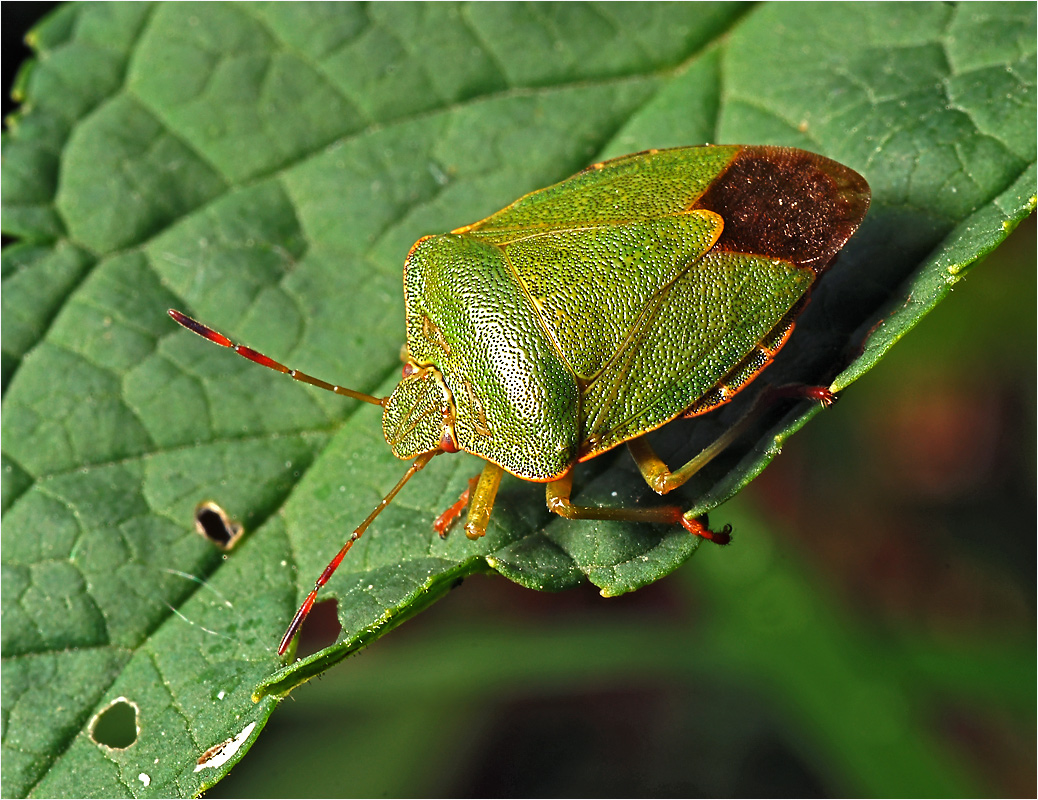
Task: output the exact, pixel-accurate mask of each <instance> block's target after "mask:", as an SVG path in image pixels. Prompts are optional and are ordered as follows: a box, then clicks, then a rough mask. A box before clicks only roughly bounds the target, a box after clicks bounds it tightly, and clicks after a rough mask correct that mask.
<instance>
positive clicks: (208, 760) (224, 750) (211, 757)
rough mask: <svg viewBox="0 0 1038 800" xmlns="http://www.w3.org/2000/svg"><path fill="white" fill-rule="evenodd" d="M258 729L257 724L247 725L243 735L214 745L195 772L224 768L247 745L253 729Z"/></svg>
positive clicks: (240, 734)
mask: <svg viewBox="0 0 1038 800" xmlns="http://www.w3.org/2000/svg"><path fill="white" fill-rule="evenodd" d="M255 727H256V723H255V722H250V723H249V724H248V725H246V726H245V727H244V728H243V729H242V731H241V733H239V734H238V735H237V736H235V737H234V738H233V739H226V740H224V741H222V742H220V744H218V745H214V746H213V747H210V748H209V749H208V750H206V751H205V752H204V753H202V755H201V756H200V757H199V759H198V764H197V765H196V766H195V772H201V771H202V770H203V769H210V768H211V769H216V768H217V767H222V766H223V765H224V764H226V763H227V762H228V761H230V760H231V758H232V757H233V756H234V754H235V753H237V752H238V750H239V748H241V746H242V745H243V744H245V742H246V740H247V739H248V738H249V736H250V735H252V730H253V728H255Z"/></svg>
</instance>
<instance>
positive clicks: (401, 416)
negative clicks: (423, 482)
mask: <svg viewBox="0 0 1038 800" xmlns="http://www.w3.org/2000/svg"><path fill="white" fill-rule="evenodd" d="M454 417H455V412H454V403H453V400H452V398H451V394H450V390H449V389H448V388H447V386H446V384H445V383H444V382H443V376H442V375H441V374H440V372H439V370H437V369H436V368H435V367H429V366H426V367H423V366H418V365H417V364H415V363H414V362H410V361H409V362H407V363H406V364H405V365H404V378H403V380H402V381H400V383H398V384H397V387H396V389H394V390H393V394H391V395H390V396H389V398H388V399H387V400H386V403H385V406H384V408H383V411H382V434H383V435H384V436H385V437H386V441H387V442H388V443H389V446H390V447H392V448H393V455H395V456H396V457H397V458H414V457H415V456H417V455H420V454H422V453H428V452H430V451H432V450H443V451H444V452H447V453H453V452H456V451H457V450H458V442H457V438H456V435H455V433H454Z"/></svg>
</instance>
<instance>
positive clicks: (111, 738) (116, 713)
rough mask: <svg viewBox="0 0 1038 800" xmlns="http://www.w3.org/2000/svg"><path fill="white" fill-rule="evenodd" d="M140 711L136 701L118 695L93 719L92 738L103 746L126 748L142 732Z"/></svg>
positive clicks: (116, 748)
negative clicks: (139, 720)
mask: <svg viewBox="0 0 1038 800" xmlns="http://www.w3.org/2000/svg"><path fill="white" fill-rule="evenodd" d="M139 713H140V709H139V708H138V707H137V704H136V703H133V702H131V701H130V700H127V699H126V698H125V697H117V698H116V699H115V700H113V701H112V702H111V703H109V704H108V707H107V708H105V709H104V710H102V711H101V712H100V713H98V714H97V716H95V717H94V719H93V720H92V721H91V723H90V738H91V739H93V740H94V741H95V742H96V743H97V744H99V745H101V746H102V747H108V748H111V749H112V750H125V749H126V748H127V747H129V746H130V745H131V744H133V743H134V742H136V741H137V736H138V735H139V734H140V732H141V730H140V726H138V724H137V715H138V714H139Z"/></svg>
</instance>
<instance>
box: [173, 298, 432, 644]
mask: <svg viewBox="0 0 1038 800" xmlns="http://www.w3.org/2000/svg"><path fill="white" fill-rule="evenodd" d="M169 315H170V316H171V317H172V318H173V319H174V321H176V322H178V323H179V324H181V325H183V326H184V327H185V328H187V329H188V330H189V331H191V332H192V333H197V334H198V335H199V336H201V337H202V338H203V339H208V340H209V341H210V342H212V343H213V344H218V345H220V346H221V347H229V348H231V349H232V350H234V352H235V353H237V354H238V355H240V356H241V357H242V358H247V359H249V361H254V362H256V363H257V364H262V365H263V366H264V367H270V369H272V370H275V371H277V372H283V373H285V374H286V375H288V376H289V377H290V378H294V379H295V380H297V381H301V382H302V383H308V384H310V385H311V386H316V387H318V388H320V389H327V390H328V391H329V392H335V394H341V395H345V396H346V397H352V398H354V399H355V400H363V401H364V402H365V403H371V404H373V405H376V406H382V405H385V403H386V400H387V398H385V397H373V396H372V395H370V394H364V393H363V392H356V391H354V390H353V389H344V388H343V387H341V386H336V385H334V384H331V383H328V382H326V381H322V380H321V379H320V378H315V377H313V376H312V375H307V374H306V373H305V372H300V371H299V370H297V369H289V368H288V367H286V366H285V365H284V364H282V363H280V362H278V361H275V360H274V359H272V358H269V357H268V356H265V355H263V353H260V352H258V351H256V350H253V349H252V348H251V347H246V346H245V345H243V344H235V343H234V342H232V341H231V340H230V339H228V338H227V337H226V336H224V335H223V334H222V333H220V332H219V331H215V330H213V329H212V328H210V327H209V326H208V325H204V324H202V323H201V322H199V321H198V320H196V319H192V318H191V317H189V316H187V314H182V313H181V312H179V311H177V310H175V309H172V308H171V309H169ZM442 452H443V451H442V450H433V451H432V452H429V453H423V454H422V455H420V456H418V458H416V459H415V460H414V463H413V464H411V466H410V467H408V469H407V472H405V473H404V476H403V477H402V478H401V479H400V480H399V481H398V482H397V485H396V486H394V487H393V488H392V489H391V490H390V492H389V494H387V495H386V496H385V497H384V498H382V502H381V503H379V504H378V506H376V507H375V510H374V511H372V512H371V513H370V514H368V518H367V519H365V520H364V521H363V522H362V523H361V524H360V525H359V526H358V527H357V529H356V530H355V531H353V533H352V534H350V538H349V539H347V540H346V544H344V545H343V546H342V549H341V550H340V551H339V552H338V554H337V555H336V556H335V558H333V559H332V560H331V561H330V562H328V566H327V567H325V568H324V572H322V573H321V575H320V577H319V578H318V579H317V581H316V582H315V583H314V588H313V589H312V590H311V591H310V594H308V595H307V596H306V600H304V601H303V604H302V605H301V606H300V607H299V610H298V611H297V612H296V615H295V616H294V617H293V618H292V622H290V623H289V625H288V630H286V631H285V635H284V636H283V637H281V644H280V645H279V646H278V655H279V656H282V655H284V654H285V651H286V650H287V649H288V646H289V645H290V644H291V643H292V639H294V638H295V635H296V634H297V633H298V632H299V629H300V628H301V627H302V625H303V620H305V619H306V617H307V615H308V614H309V613H310V609H312V608H313V606H314V602H315V601H316V600H317V592H318V591H320V589H321V587H322V586H324V585H325V584H326V583H328V580H329V579H330V578H331V577H332V574H333V573H334V572H335V570H336V569H338V567H339V564H341V563H342V559H343V558H344V557H345V556H346V554H347V553H348V552H349V551H350V548H351V547H353V543H354V542H355V541H357V540H358V539H359V538H360V537H361V534H363V533H364V531H366V530H367V529H368V526H369V525H371V523H372V522H374V520H375V517H377V516H378V515H379V514H380V513H382V509H384V508H385V507H386V506H388V505H389V504H390V502H392V500H393V498H394V497H396V495H397V492H399V491H400V490H401V489H402V488H404V484H405V483H407V482H408V481H409V480H410V479H411V476H412V475H414V474H415V473H416V472H418V470H420V469H421V468H422V467H424V466H425V465H426V464H428V463H429V460H430V459H431V458H432V457H433V456H436V455H439V454H440V453H442Z"/></svg>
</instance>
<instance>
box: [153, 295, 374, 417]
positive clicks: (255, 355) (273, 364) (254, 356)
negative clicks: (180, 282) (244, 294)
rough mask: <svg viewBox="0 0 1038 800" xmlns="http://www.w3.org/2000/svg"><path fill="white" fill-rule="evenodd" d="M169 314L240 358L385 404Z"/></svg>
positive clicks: (183, 316) (171, 312)
mask: <svg viewBox="0 0 1038 800" xmlns="http://www.w3.org/2000/svg"><path fill="white" fill-rule="evenodd" d="M169 315H170V316H171V317H173V320H174V322H178V323H179V324H181V325H183V326H184V327H185V328H187V329H188V330H189V331H191V332H192V333H197V334H198V335H199V336H201V337H202V338H203V339H208V340H209V341H210V342H212V343H213V344H218V345H220V347H229V348H231V349H232V350H233V351H234V352H235V353H237V354H238V355H240V356H241V357H242V358H247V359H249V361H255V362H256V363H257V364H262V365H263V366H264V367H270V368H271V369H272V370H274V371H276V372H283V373H285V374H286V375H288V376H289V377H290V378H294V379H295V380H297V381H300V382H302V383H309V384H310V385H311V386H316V387H317V388H318V389H327V390H328V391H329V392H335V393H336V394H341V395H345V396H346V397H352V398H353V399H354V400H363V401H364V402H365V403H371V404H372V405H376V406H384V405H385V404H386V400H387V398H385V397H373V396H371V395H370V394H364V392H357V391H354V390H353V389H344V388H343V387H342V386H336V385H334V384H331V383H328V382H327V381H322V380H321V379H320V378H315V377H314V376H313V375H307V374H306V373H305V372H300V371H299V370H298V369H289V368H288V367H286V366H285V365H284V364H282V363H280V362H278V361H275V360H274V359H272V358H270V357H268V356H265V355H263V353H260V352H258V351H256V350H253V349H252V348H251V347H246V346H245V345H243V344H235V343H234V342H232V341H231V340H230V339H228V338H227V337H226V336H224V335H223V334H222V333H220V332H219V331H214V330H213V329H212V328H210V327H209V326H208V325H204V324H202V323H201V322H199V321H198V320H197V319H191V317H189V316H188V315H187V314H182V313H181V312H179V311H177V310H176V309H174V308H171V309H169Z"/></svg>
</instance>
